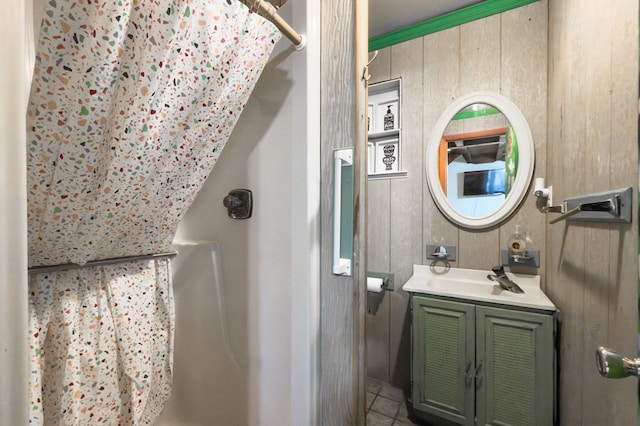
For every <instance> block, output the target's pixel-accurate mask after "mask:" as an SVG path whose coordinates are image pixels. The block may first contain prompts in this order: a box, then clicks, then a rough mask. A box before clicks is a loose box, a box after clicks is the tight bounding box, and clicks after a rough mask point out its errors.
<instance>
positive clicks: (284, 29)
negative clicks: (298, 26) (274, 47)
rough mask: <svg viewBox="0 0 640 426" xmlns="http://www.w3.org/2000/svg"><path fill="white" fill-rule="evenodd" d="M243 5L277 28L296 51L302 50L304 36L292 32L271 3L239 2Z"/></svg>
mask: <svg viewBox="0 0 640 426" xmlns="http://www.w3.org/2000/svg"><path fill="white" fill-rule="evenodd" d="M240 1H242V2H243V3H244V4H246V5H247V6H248V7H249V9H251V10H253V11H254V12H257V13H258V14H259V15H260V16H262V17H263V18H266V19H268V20H269V21H271V22H273V24H274V25H275V26H276V27H278V29H279V30H280V32H281V33H282V34H284V36H285V37H287V38H288V39H289V40H291V42H292V43H293V44H294V46H295V47H296V50H302V49H304V47H305V45H306V40H305V38H304V36H302V35H300V34H298V32H296V30H294V29H293V28H292V27H291V25H289V23H288V22H287V21H285V20H284V19H283V18H282V17H281V16H280V15H278V13H277V9H276V8H275V6H273V5H272V4H271V3H269V2H268V1H265V0H240Z"/></svg>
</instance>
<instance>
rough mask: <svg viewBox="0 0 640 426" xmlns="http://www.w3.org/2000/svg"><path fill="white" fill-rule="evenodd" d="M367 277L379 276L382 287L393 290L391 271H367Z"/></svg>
mask: <svg viewBox="0 0 640 426" xmlns="http://www.w3.org/2000/svg"><path fill="white" fill-rule="evenodd" d="M367 277H368V278H381V279H382V289H383V290H389V291H393V289H394V284H395V283H394V274H393V273H392V272H371V271H369V272H367Z"/></svg>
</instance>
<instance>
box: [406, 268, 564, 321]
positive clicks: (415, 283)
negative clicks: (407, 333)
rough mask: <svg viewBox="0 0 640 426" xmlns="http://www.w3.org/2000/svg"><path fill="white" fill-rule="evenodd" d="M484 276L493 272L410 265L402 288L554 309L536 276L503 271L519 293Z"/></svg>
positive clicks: (505, 303)
mask: <svg viewBox="0 0 640 426" xmlns="http://www.w3.org/2000/svg"><path fill="white" fill-rule="evenodd" d="M487 275H495V274H494V273H493V272H491V271H484V270H479V269H462V268H445V267H444V266H442V265H434V266H430V265H413V276H412V277H411V278H409V280H408V281H407V282H406V283H405V284H404V285H403V286H402V289H403V290H404V291H408V292H411V293H421V294H434V295H439V296H448V297H457V298H462V299H469V300H476V301H483V302H491V303H496V304H501V305H512V306H521V307H525V308H532V309H542V310H545V311H555V310H556V306H555V305H554V304H553V302H551V300H549V298H548V297H547V295H546V294H545V293H544V292H543V291H542V289H540V276H539V275H525V274H513V273H511V272H507V276H508V277H509V278H510V279H511V280H512V281H513V282H514V283H516V284H518V286H520V288H522V290H523V291H524V293H522V294H519V293H512V292H510V291H506V290H503V289H502V288H501V287H500V286H499V285H498V283H497V282H494V281H491V280H490V279H488V278H487Z"/></svg>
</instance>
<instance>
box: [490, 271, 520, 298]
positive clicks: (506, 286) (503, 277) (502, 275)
mask: <svg viewBox="0 0 640 426" xmlns="http://www.w3.org/2000/svg"><path fill="white" fill-rule="evenodd" d="M491 270H492V271H493V273H494V274H496V275H495V276H494V275H487V278H489V279H490V280H491V281H497V282H498V284H499V285H500V288H502V289H503V290H507V291H510V292H512V293H524V291H523V290H522V289H521V288H520V286H519V285H518V284H516V283H514V282H513V281H511V279H509V277H508V276H507V274H506V272H504V266H502V265H498V266H494V267H493V268H491Z"/></svg>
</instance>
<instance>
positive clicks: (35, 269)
mask: <svg viewBox="0 0 640 426" xmlns="http://www.w3.org/2000/svg"><path fill="white" fill-rule="evenodd" d="M177 255H178V252H177V251H169V252H166V253H156V254H143V255H140V256H126V257H114V258H112V259H103V260H92V261H91V262H87V263H85V264H84V265H78V264H77V263H64V264H61V265H43V266H32V267H30V268H29V273H30V274H42V273H44V272H59V271H68V270H71V269H80V268H88V267H90V266H104V265H114V264H116V263H124V262H136V261H138V260H152V259H153V260H161V259H171V258H173V257H176V256H177Z"/></svg>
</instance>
